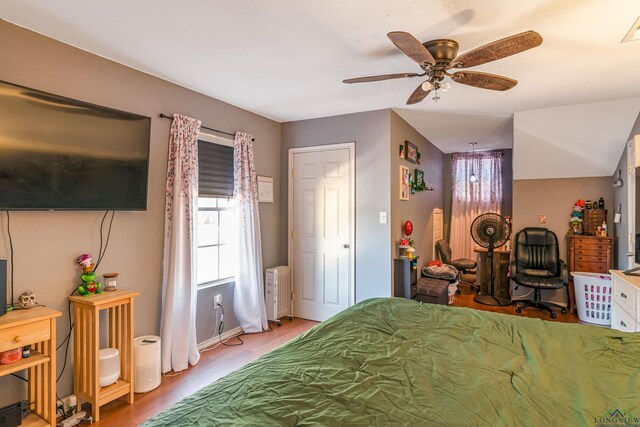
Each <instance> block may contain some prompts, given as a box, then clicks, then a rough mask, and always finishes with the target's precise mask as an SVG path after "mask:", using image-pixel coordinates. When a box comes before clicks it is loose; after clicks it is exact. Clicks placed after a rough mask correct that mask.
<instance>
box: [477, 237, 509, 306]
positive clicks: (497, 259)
mask: <svg viewBox="0 0 640 427" xmlns="http://www.w3.org/2000/svg"><path fill="white" fill-rule="evenodd" d="M473 251H474V252H475V253H476V254H478V255H477V262H478V274H477V276H476V281H478V285H480V293H481V294H483V295H491V264H489V257H488V255H489V251H488V249H486V248H481V247H476V248H475V249H474V250H473ZM510 256H511V251H506V250H497V249H496V250H494V251H493V275H494V278H495V279H494V287H495V289H494V295H495V296H497V297H503V298H507V299H508V300H511V283H510V282H511V281H510V280H509V276H508V274H509V257H510Z"/></svg>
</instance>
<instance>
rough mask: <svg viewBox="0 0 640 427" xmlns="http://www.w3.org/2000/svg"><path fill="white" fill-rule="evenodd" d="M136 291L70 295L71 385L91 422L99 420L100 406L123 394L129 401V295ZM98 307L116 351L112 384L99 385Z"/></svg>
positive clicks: (130, 399)
mask: <svg viewBox="0 0 640 427" xmlns="http://www.w3.org/2000/svg"><path fill="white" fill-rule="evenodd" d="M138 295H140V293H139V292H133V291H125V290H117V291H114V292H105V293H103V294H99V295H90V296H87V297H82V296H71V297H69V299H70V300H71V301H73V318H74V322H75V327H74V331H73V348H74V350H73V354H74V378H73V387H74V392H75V394H76V396H77V397H78V410H80V399H84V400H85V401H87V402H89V403H91V416H92V417H93V421H99V420H100V406H102V405H104V404H106V403H109V402H111V401H112V400H115V399H117V398H119V397H122V396H126V398H127V403H129V404H132V403H133V384H134V365H133V298H134V297H136V296H138ZM100 310H108V316H109V321H108V322H109V347H112V348H117V349H118V350H120V378H119V379H118V381H117V382H116V383H115V384H112V385H110V386H107V387H103V388H101V387H100V372H99V371H100V359H99V352H100Z"/></svg>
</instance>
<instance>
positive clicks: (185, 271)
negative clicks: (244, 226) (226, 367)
mask: <svg viewBox="0 0 640 427" xmlns="http://www.w3.org/2000/svg"><path fill="white" fill-rule="evenodd" d="M200 124H201V123H200V120H196V119H192V118H190V117H186V116H182V115H179V114H174V115H173V123H172V124H171V133H170V135H169V161H168V165H167V188H166V205H165V206H166V210H165V234H164V266H163V267H164V268H163V279H162V319H161V327H160V329H161V337H162V346H161V352H162V372H168V371H171V370H173V371H175V372H179V371H182V370H184V369H187V368H188V367H189V365H195V364H196V363H198V361H199V360H200V353H199V352H198V348H197V339H196V299H197V289H196V254H197V242H196V221H194V219H195V218H197V211H198V132H199V130H200Z"/></svg>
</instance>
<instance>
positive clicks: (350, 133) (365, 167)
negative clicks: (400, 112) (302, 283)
mask: <svg viewBox="0 0 640 427" xmlns="http://www.w3.org/2000/svg"><path fill="white" fill-rule="evenodd" d="M390 120H391V119H390V110H379V111H371V112H365V113H356V114H347V115H342V116H335V117H325V118H320V119H313V120H302V121H297V122H289V123H283V125H282V156H281V158H280V164H281V170H280V173H281V175H282V176H283V177H286V176H287V169H288V155H289V153H288V151H289V149H290V148H295V147H309V146H316V145H326V144H337V143H343V142H355V146H356V242H355V250H356V253H355V262H356V273H355V275H356V290H355V298H356V302H359V301H362V300H365V299H367V298H372V297H379V296H390V295H391V258H392V254H391V251H390V248H391V245H390V226H389V223H387V224H380V223H379V214H378V213H379V212H380V211H386V212H388V213H390V206H389V200H390V188H389V135H390ZM287 186H288V182H287V179H282V182H281V187H280V193H281V195H282V196H281V200H282V206H283V207H286V206H287V188H288V187H287ZM280 223H281V224H282V227H281V229H280V239H281V246H280V251H281V253H282V254H284V256H286V254H287V250H288V249H287V248H288V246H287V245H288V242H289V239H288V237H287V209H286V208H283V209H281V214H280Z"/></svg>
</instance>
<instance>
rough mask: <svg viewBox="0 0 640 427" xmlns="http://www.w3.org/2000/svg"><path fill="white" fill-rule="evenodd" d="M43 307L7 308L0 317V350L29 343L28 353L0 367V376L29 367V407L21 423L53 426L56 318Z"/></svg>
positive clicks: (55, 315)
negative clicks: (29, 411) (29, 350)
mask: <svg viewBox="0 0 640 427" xmlns="http://www.w3.org/2000/svg"><path fill="white" fill-rule="evenodd" d="M60 315H61V313H60V312H59V311H56V310H52V309H50V308H47V307H33V308H29V309H26V310H14V311H10V312H8V313H7V314H5V315H4V316H1V317H0V351H6V350H12V349H14V348H21V347H25V346H31V356H30V357H28V358H25V359H21V360H19V361H18V362H15V363H12V364H10V365H2V366H0V376H4V375H9V374H12V373H14V372H17V371H21V370H23V369H28V370H29V386H28V390H29V402H31V404H30V405H29V409H30V410H31V413H30V414H29V416H28V417H27V418H25V419H24V420H23V422H22V425H24V426H55V425H56V317H59V316H60Z"/></svg>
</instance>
